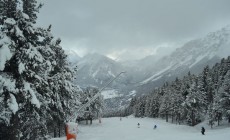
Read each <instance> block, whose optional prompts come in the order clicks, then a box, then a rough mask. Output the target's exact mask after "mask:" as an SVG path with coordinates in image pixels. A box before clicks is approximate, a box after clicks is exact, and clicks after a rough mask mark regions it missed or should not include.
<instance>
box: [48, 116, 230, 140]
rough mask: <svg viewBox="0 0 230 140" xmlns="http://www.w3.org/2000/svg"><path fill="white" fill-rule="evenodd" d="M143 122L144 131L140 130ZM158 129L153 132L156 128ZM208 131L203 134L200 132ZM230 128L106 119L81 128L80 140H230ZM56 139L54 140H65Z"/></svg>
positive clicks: (160, 120)
mask: <svg viewBox="0 0 230 140" xmlns="http://www.w3.org/2000/svg"><path fill="white" fill-rule="evenodd" d="M137 123H140V128H138V127H137ZM155 124H156V125H157V129H153V126H154V125H155ZM202 126H204V127H205V129H206V131H205V135H202V134H201V132H200V130H201V127H202ZM229 132H230V127H225V128H223V127H222V128H214V129H211V128H210V127H209V126H207V125H206V124H205V123H203V124H201V125H197V126H195V127H190V126H185V125H176V124H171V123H166V122H165V120H162V119H152V118H134V117H132V116H130V117H127V118H122V120H121V121H120V118H118V117H114V118H104V119H102V123H101V124H100V123H99V122H98V120H95V121H93V124H92V125H79V126H78V135H77V140H229V138H230V133H229ZM65 139H66V138H65V137H63V138H55V139H54V138H53V139H51V140H65Z"/></svg>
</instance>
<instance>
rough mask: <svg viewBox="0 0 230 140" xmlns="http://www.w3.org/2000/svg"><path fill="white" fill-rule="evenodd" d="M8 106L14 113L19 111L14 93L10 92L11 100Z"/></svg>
mask: <svg viewBox="0 0 230 140" xmlns="http://www.w3.org/2000/svg"><path fill="white" fill-rule="evenodd" d="M8 106H9V108H10V110H11V111H12V112H13V113H14V114H15V113H16V112H17V111H18V103H17V101H16V98H15V97H14V95H13V94H10V101H9V102H8Z"/></svg>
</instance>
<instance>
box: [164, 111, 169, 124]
mask: <svg viewBox="0 0 230 140" xmlns="http://www.w3.org/2000/svg"><path fill="white" fill-rule="evenodd" d="M165 115H166V116H165V117H166V122H168V121H169V120H168V112H167V111H166V114H165Z"/></svg>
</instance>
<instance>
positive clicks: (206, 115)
mask: <svg viewBox="0 0 230 140" xmlns="http://www.w3.org/2000/svg"><path fill="white" fill-rule="evenodd" d="M120 114H122V115H130V114H134V116H135V117H151V118H158V117H160V118H165V119H166V121H167V122H168V121H169V120H171V121H172V123H179V124H180V123H186V124H188V125H191V126H194V125H196V124H198V123H200V122H201V121H203V120H205V119H208V120H209V124H210V125H211V127H212V126H213V125H214V124H215V123H216V124H217V125H220V121H221V120H224V119H225V120H227V121H228V122H229V123H230V56H229V57H228V58H227V59H224V58H223V59H222V60H221V63H217V64H216V65H215V66H214V67H213V68H209V66H206V67H205V68H204V69H203V72H202V73H200V74H199V75H194V74H191V73H190V72H188V74H187V75H186V76H184V77H183V78H182V79H178V78H176V79H175V81H173V82H171V83H168V82H166V83H165V84H164V85H163V86H162V87H160V88H156V89H154V90H153V91H152V93H150V94H149V95H144V96H140V97H134V98H132V100H131V102H130V105H129V106H128V107H127V108H126V109H125V110H124V111H123V112H122V113H121V112H120Z"/></svg>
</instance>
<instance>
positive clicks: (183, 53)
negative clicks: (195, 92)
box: [139, 26, 230, 88]
mask: <svg viewBox="0 0 230 140" xmlns="http://www.w3.org/2000/svg"><path fill="white" fill-rule="evenodd" d="M229 54H230V26H227V27H225V28H222V29H221V30H219V31H217V32H213V33H210V34H208V35H207V36H206V37H204V38H201V39H196V40H192V41H190V42H188V43H186V44H184V45H183V46H182V47H181V48H178V49H177V50H175V51H174V52H173V53H172V54H171V55H170V56H167V57H164V58H162V59H160V60H159V61H158V62H157V63H156V64H155V65H154V66H153V65H152V66H149V67H148V68H146V69H147V70H149V69H151V70H152V72H151V73H150V74H148V75H146V78H145V79H144V80H142V81H141V82H140V83H139V86H142V85H144V87H145V88H146V87H148V86H147V85H152V86H154V85H155V86H158V85H159V83H161V84H163V83H164V82H165V81H171V80H174V79H175V78H176V77H181V76H183V75H185V74H186V73H188V71H191V72H192V73H199V72H200V71H201V70H202V69H203V67H205V66H206V65H210V66H212V65H214V64H215V63H216V62H218V61H219V60H220V59H221V58H223V57H226V56H227V55H229ZM156 83H157V84H156Z"/></svg>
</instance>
